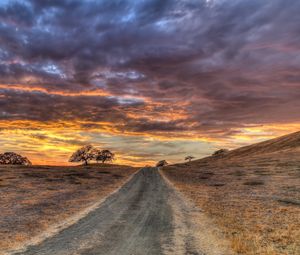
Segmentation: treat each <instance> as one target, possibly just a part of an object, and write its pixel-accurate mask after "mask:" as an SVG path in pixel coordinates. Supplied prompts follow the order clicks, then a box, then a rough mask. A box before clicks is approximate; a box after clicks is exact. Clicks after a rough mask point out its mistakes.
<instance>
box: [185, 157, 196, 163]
mask: <svg viewBox="0 0 300 255" xmlns="http://www.w3.org/2000/svg"><path fill="white" fill-rule="evenodd" d="M194 158H195V157H193V156H186V157H185V159H184V160H188V161H189V162H191V161H192V159H194Z"/></svg>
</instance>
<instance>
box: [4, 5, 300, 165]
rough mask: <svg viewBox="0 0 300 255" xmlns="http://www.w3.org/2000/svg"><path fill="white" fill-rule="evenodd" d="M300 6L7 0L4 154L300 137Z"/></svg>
mask: <svg viewBox="0 0 300 255" xmlns="http://www.w3.org/2000/svg"><path fill="white" fill-rule="evenodd" d="M299 12H300V2H299V1H292V0H273V1H260V0H236V1H230V0H211V1H207V0H185V1H175V0H166V1H161V0H145V1H132V0H120V1H119V0H118V1H114V0H112V1H104V0H103V1H92V0H91V1H79V0H74V1H71V0H70V1H67V0H61V1H38V0H32V1H29V0H28V1H26V0H23V1H22V0H20V1H0V145H1V146H0V153H1V152H4V151H14V152H17V153H20V154H22V155H25V156H28V157H29V158H30V159H31V161H32V162H33V163H36V164H51V165H60V164H68V162H67V161H68V157H69V156H70V154H72V152H73V151H74V150H76V149H77V148H79V147H81V146H83V145H85V144H93V145H94V146H98V147H99V148H103V149H111V150H112V151H114V152H115V153H116V157H117V161H116V162H117V163H122V164H134V165H146V164H153V163H154V162H156V161H158V160H161V159H166V160H168V161H170V162H179V161H183V159H184V157H185V156H186V155H193V156H195V157H196V158H201V157H204V156H207V155H209V154H211V153H212V152H213V151H214V150H216V149H219V148H225V147H226V148H236V147H239V146H243V145H246V144H251V143H254V142H258V141H262V140H265V139H269V138H272V137H275V136H279V135H283V134H287V133H291V132H294V131H299V130H300V111H299V109H300V100H299V98H300V75H299V74H300V34H299V24H300V16H299Z"/></svg>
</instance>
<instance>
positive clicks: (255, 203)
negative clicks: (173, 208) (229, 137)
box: [163, 132, 300, 255]
mask: <svg viewBox="0 0 300 255" xmlns="http://www.w3.org/2000/svg"><path fill="white" fill-rule="evenodd" d="M163 173H164V175H165V176H166V177H167V178H168V179H169V180H170V181H171V182H173V183H174V184H175V186H176V187H177V188H178V189H179V190H180V191H182V192H183V193H184V194H185V195H186V196H187V197H188V198H190V199H191V200H192V201H194V202H195V203H196V204H197V205H198V206H200V207H201V208H202V209H203V211H204V212H205V213H206V214H207V215H208V216H209V217H211V218H212V219H213V221H214V222H215V223H216V224H217V225H218V226H219V227H220V229H221V230H222V231H223V233H224V234H225V236H226V237H227V238H228V239H229V240H230V242H231V246H232V248H233V249H234V251H235V252H237V253H238V254H260V255H262V254H268V255H270V254H278V255H279V254H280V255H284V254H295V255H296V254H300V132H297V133H294V134H291V135H288V136H284V137H280V138H277V139H273V140H270V141H267V142H263V143H259V144H255V145H252V146H247V147H243V148H240V149H237V150H234V151H231V152H229V153H228V154H227V155H226V156H224V157H208V158H204V159H201V160H196V161H193V162H190V163H185V164H176V165H172V166H168V167H165V168H164V169H163Z"/></svg>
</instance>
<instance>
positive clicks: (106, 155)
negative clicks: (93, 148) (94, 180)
mask: <svg viewBox="0 0 300 255" xmlns="http://www.w3.org/2000/svg"><path fill="white" fill-rule="evenodd" d="M114 159H115V154H114V153H112V152H111V151H110V150H102V151H98V153H97V155H96V161H97V162H98V161H101V162H102V164H103V163H105V162H111V161H113V160H114Z"/></svg>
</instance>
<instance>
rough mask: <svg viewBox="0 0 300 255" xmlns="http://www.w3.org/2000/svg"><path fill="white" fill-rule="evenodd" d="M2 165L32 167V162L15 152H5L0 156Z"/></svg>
mask: <svg viewBox="0 0 300 255" xmlns="http://www.w3.org/2000/svg"><path fill="white" fill-rule="evenodd" d="M0 165H23V166H31V165H32V164H31V162H30V161H29V159H28V158H26V157H22V156H21V155H19V154H17V153H14V152H5V153H3V154H0Z"/></svg>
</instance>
